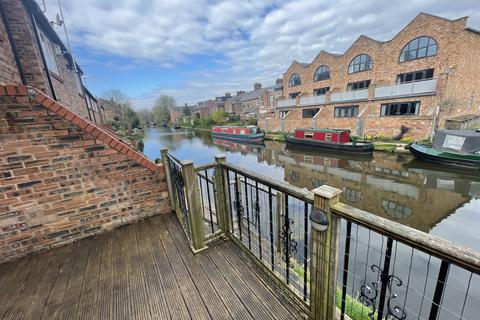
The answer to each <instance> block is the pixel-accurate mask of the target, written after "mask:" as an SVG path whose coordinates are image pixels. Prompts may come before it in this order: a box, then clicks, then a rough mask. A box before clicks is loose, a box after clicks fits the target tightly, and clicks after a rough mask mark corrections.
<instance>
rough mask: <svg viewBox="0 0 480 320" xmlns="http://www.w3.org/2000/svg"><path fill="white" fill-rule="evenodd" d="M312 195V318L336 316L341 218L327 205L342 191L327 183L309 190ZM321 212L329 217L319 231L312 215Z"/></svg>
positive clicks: (323, 319) (334, 200) (326, 318)
mask: <svg viewBox="0 0 480 320" xmlns="http://www.w3.org/2000/svg"><path fill="white" fill-rule="evenodd" d="M312 192H313V194H314V202H313V211H312V215H311V216H310V218H311V225H312V227H311V235H312V236H311V241H312V243H311V245H312V259H311V262H310V290H311V291H310V299H311V303H310V305H311V314H312V318H313V319H320V320H331V319H335V312H336V306H335V293H336V288H337V287H336V282H337V280H336V279H337V275H336V270H337V268H336V266H337V252H338V234H339V231H340V219H339V218H338V217H336V216H334V215H332V213H331V211H330V207H331V206H332V205H333V204H335V203H337V202H339V199H340V195H341V194H342V191H341V190H339V189H336V188H333V187H329V186H327V185H323V186H321V187H318V188H316V189H314V190H312ZM314 211H316V212H315V213H320V215H322V216H323V217H325V218H326V219H327V220H328V225H326V230H324V231H319V229H321V228H320V227H316V226H315V223H314V219H315V218H313V217H312V216H313V214H314Z"/></svg>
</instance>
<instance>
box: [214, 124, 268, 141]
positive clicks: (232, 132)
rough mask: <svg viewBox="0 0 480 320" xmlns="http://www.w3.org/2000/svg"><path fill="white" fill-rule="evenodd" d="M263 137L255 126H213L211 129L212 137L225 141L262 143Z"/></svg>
mask: <svg viewBox="0 0 480 320" xmlns="http://www.w3.org/2000/svg"><path fill="white" fill-rule="evenodd" d="M264 136H265V135H264V134H263V132H261V131H260V128H258V127H257V126H245V127H233V126H215V127H213V128H212V137H214V138H221V139H225V140H232V141H242V142H249V143H262V142H263V137H264Z"/></svg>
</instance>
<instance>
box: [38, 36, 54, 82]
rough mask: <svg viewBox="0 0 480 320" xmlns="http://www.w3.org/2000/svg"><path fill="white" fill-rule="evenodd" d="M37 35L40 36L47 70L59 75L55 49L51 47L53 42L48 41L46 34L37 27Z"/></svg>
mask: <svg viewBox="0 0 480 320" xmlns="http://www.w3.org/2000/svg"><path fill="white" fill-rule="evenodd" d="M37 30H38V35H39V38H40V46H41V50H42V52H43V56H44V57H45V62H46V64H47V68H48V70H49V71H51V72H53V73H55V74H56V75H59V70H58V65H57V60H56V56H55V51H54V49H53V46H54V44H53V43H52V42H51V41H50V39H49V38H48V37H47V35H46V34H45V33H44V32H43V31H42V30H40V29H38V28H37Z"/></svg>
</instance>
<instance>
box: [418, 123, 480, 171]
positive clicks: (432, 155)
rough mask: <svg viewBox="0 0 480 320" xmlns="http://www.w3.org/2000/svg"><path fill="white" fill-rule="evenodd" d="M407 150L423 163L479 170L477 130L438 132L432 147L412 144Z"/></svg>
mask: <svg viewBox="0 0 480 320" xmlns="http://www.w3.org/2000/svg"><path fill="white" fill-rule="evenodd" d="M409 150H410V152H411V153H412V154H413V155H414V156H415V157H417V158H418V159H420V160H423V161H427V162H431V163H435V164H441V165H446V166H453V167H459V168H465V169H475V170H480V132H479V131H478V130H477V131H474V130H438V131H437V132H436V133H435V136H434V137H433V145H431V146H429V145H422V144H418V143H413V144H412V145H410V148H409Z"/></svg>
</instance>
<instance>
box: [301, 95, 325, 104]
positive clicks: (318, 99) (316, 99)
mask: <svg viewBox="0 0 480 320" xmlns="http://www.w3.org/2000/svg"><path fill="white" fill-rule="evenodd" d="M325 102H326V98H325V96H324V95H322V96H312V97H301V98H300V106H312V105H317V104H324V103H325Z"/></svg>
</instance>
